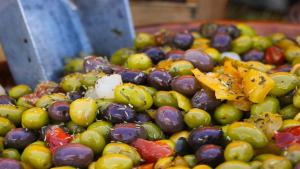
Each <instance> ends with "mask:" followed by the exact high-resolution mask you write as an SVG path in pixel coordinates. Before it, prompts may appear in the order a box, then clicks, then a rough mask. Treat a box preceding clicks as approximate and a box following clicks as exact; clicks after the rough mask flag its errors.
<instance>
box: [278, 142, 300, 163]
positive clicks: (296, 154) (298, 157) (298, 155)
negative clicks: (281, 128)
mask: <svg viewBox="0 0 300 169" xmlns="http://www.w3.org/2000/svg"><path fill="white" fill-rule="evenodd" d="M282 154H283V156H284V157H286V158H287V159H288V160H290V161H291V162H292V163H293V164H297V163H298V162H299V161H300V145H299V144H292V145H290V146H288V148H287V149H286V150H285V151H284V152H283V153H282Z"/></svg>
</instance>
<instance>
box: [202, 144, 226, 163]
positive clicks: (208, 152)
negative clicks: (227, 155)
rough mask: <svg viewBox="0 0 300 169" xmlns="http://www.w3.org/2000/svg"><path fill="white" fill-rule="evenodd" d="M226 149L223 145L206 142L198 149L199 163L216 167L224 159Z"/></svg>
mask: <svg viewBox="0 0 300 169" xmlns="http://www.w3.org/2000/svg"><path fill="white" fill-rule="evenodd" d="M223 154H224V151H223V149H222V147H221V146H217V145H213V144H206V145H203V146H201V147H200V148H199V149H198V150H197V151H196V159H197V161H198V163H199V164H207V165H209V166H212V167H216V166H217V165H219V164H220V163H222V162H223V161H224V155H223Z"/></svg>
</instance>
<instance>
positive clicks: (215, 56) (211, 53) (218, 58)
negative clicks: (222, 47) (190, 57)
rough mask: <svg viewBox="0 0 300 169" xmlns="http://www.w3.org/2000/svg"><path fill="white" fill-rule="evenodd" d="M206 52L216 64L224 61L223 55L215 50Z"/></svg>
mask: <svg viewBox="0 0 300 169" xmlns="http://www.w3.org/2000/svg"><path fill="white" fill-rule="evenodd" d="M204 52H205V53H206V54H208V55H209V56H210V57H211V58H212V59H213V60H214V61H215V62H216V63H218V62H220V61H221V60H222V58H221V53H220V52H219V51H218V50H217V49H215V48H206V49H205V50H204Z"/></svg>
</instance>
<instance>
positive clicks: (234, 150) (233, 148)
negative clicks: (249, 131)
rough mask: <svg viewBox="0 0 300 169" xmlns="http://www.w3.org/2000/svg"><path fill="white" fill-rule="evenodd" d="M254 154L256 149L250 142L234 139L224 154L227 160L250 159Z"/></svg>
mask: <svg viewBox="0 0 300 169" xmlns="http://www.w3.org/2000/svg"><path fill="white" fill-rule="evenodd" d="M253 155H254V150H253V148H252V146H251V144H249V143H248V142H245V141H233V142H231V143H230V144H228V145H227V146H226V148H225V152H224V156H225V159H226V161H231V160H239V161H245V162H247V161H250V160H251V159H252V157H253Z"/></svg>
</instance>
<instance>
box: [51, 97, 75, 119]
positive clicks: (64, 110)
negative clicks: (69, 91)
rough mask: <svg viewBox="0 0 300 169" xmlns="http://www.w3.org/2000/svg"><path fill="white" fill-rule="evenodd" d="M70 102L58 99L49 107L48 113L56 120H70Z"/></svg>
mask: <svg viewBox="0 0 300 169" xmlns="http://www.w3.org/2000/svg"><path fill="white" fill-rule="evenodd" d="M69 109H70V104H69V103H68V102H66V101H57V102H55V103H53V104H52V105H51V106H50V107H49V108H48V115H49V117H50V119H52V120H54V121H56V122H68V121H70V119H71V118H70V115H69Z"/></svg>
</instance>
